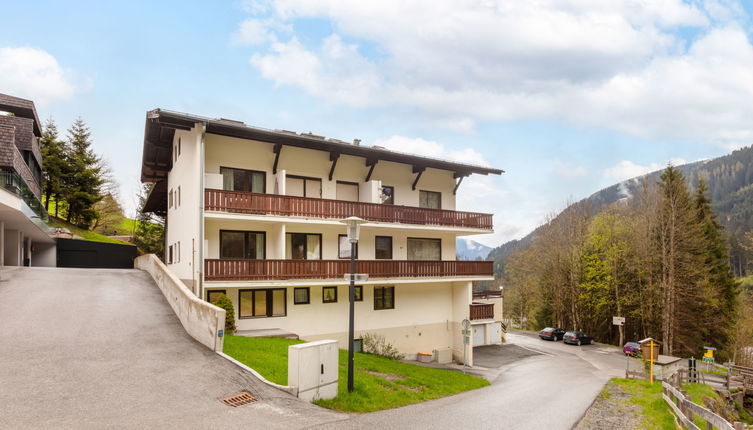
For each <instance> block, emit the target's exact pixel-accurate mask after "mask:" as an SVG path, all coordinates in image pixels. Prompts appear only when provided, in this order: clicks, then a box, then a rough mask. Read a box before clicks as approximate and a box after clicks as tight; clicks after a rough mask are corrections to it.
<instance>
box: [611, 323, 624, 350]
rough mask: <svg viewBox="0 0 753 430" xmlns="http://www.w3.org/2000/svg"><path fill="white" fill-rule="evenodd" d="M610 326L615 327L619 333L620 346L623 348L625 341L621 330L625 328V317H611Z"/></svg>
mask: <svg viewBox="0 0 753 430" xmlns="http://www.w3.org/2000/svg"><path fill="white" fill-rule="evenodd" d="M612 325H616V326H617V329H618V330H619V331H620V346H623V345H624V341H625V334H624V333H625V332H624V328H623V327H624V326H625V317H612Z"/></svg>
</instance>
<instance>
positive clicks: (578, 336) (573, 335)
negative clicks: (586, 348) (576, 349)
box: [562, 331, 594, 346]
mask: <svg viewBox="0 0 753 430" xmlns="http://www.w3.org/2000/svg"><path fill="white" fill-rule="evenodd" d="M562 339H563V340H564V341H565V343H569V344H571V345H578V346H581V345H590V344H592V343H594V338H592V337H591V336H589V335H587V334H585V333H583V332H582V331H569V332H567V333H565V336H564V337H563V338H562Z"/></svg>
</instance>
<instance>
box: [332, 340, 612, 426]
mask: <svg viewBox="0 0 753 430" xmlns="http://www.w3.org/2000/svg"><path fill="white" fill-rule="evenodd" d="M508 342H509V343H511V344H514V345H517V346H520V347H523V348H529V349H531V350H534V351H537V352H540V353H541V354H539V355H535V356H532V357H528V358H523V359H521V360H520V361H517V362H514V363H511V364H507V365H505V366H503V367H502V368H500V369H491V370H489V371H485V374H486V375H487V376H489V372H492V375H491V378H492V379H493V382H492V384H491V385H490V386H488V387H485V388H482V389H479V390H474V391H469V392H466V393H463V394H460V395H457V396H452V397H445V398H442V399H438V400H433V401H429V402H425V403H421V404H417V405H411V406H406V407H403V408H398V409H392V410H387V411H381V412H375V413H371V414H365V415H359V416H356V417H353V418H351V419H348V420H346V421H340V422H336V423H328V424H326V425H323V426H321V428H334V429H349V428H366V427H368V428H379V429H403V428H409V429H521V430H525V429H537V430H538V429H546V430H557V429H563V430H565V429H570V428H572V427H573V426H574V425H575V424H576V423H577V422H578V421H579V420H580V418H581V417H582V416H583V414H584V413H585V411H586V410H587V409H588V407H589V406H590V405H591V403H592V402H593V400H594V399H595V398H596V396H597V395H598V393H599V391H601V389H602V387H603V386H604V383H605V382H606V381H607V380H608V379H609V378H610V377H615V376H621V375H622V376H624V365H625V361H624V357H623V356H622V354H621V351H620V350H619V349H617V348H614V347H611V346H606V345H599V344H596V345H584V346H581V347H577V346H573V345H565V344H563V343H562V342H561V341H560V342H556V343H555V342H551V341H543V340H540V339H538V337H536V336H535V335H534V334H531V333H524V332H517V333H510V334H508ZM503 351H504V349H503Z"/></svg>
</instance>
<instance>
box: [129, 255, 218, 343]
mask: <svg viewBox="0 0 753 430" xmlns="http://www.w3.org/2000/svg"><path fill="white" fill-rule="evenodd" d="M134 267H135V268H136V269H140V270H143V271H145V272H147V273H149V274H150V275H151V276H152V279H154V282H155V283H156V284H157V286H158V287H159V289H160V290H162V294H164V295H165V298H166V299H167V302H168V303H170V306H171V307H172V308H173V311H174V312H175V315H177V316H178V319H179V320H180V323H181V324H183V328H184V329H186V332H187V333H188V334H189V335H191V337H193V338H194V339H196V340H198V341H199V342H201V343H202V344H204V345H206V346H207V347H208V348H209V349H212V350H214V351H222V341H223V339H224V338H223V337H219V336H218V335H217V334H218V331H219V330H223V331H224V328H225V310H224V309H221V308H218V307H217V306H215V305H213V304H211V303H207V302H205V301H203V300H201V299H199V298H198V297H196V296H195V295H194V294H193V293H192V292H191V291H190V290H189V289H188V288H187V287H186V286H185V285H183V283H182V282H181V281H180V280H179V279H178V278H177V277H175V275H173V274H172V273H170V271H169V270H167V267H165V265H164V264H162V262H161V261H160V260H159V258H157V257H156V256H155V255H154V254H147V255H142V256H140V257H137V258H136V259H135V260H134Z"/></svg>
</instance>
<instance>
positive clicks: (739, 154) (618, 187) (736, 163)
mask: <svg viewBox="0 0 753 430" xmlns="http://www.w3.org/2000/svg"><path fill="white" fill-rule="evenodd" d="M678 169H679V170H680V171H681V172H682V174H683V175H684V176H685V178H686V180H687V181H688V182H689V184H690V185H691V188H695V186H696V184H697V183H698V179H699V178H703V179H704V180H705V181H706V184H707V185H708V188H709V191H710V195H711V198H712V201H713V208H714V210H715V211H716V212H717V214H718V215H719V221H720V222H721V223H722V224H724V226H725V228H726V230H727V235H728V237H729V243H730V247H731V254H732V265H733V269H734V271H735V274H736V275H737V276H744V275H745V274H746V266H747V263H748V259H749V257H748V256H747V255H746V252H745V250H744V249H743V248H742V247H741V245H740V239H741V238H742V236H743V235H744V233H745V232H747V231H751V230H753V146H749V147H745V148H742V149H738V150H736V151H734V152H732V153H731V154H728V155H724V156H722V157H718V158H714V159H711V160H704V161H698V162H695V163H689V164H684V165H682V166H678ZM661 172H662V170H658V171H656V172H652V173H649V174H647V175H643V176H639V177H636V178H632V179H628V180H626V181H623V182H620V183H617V184H614V185H612V186H609V187H607V188H604V189H602V190H600V191H597V192H596V193H594V194H592V195H591V196H589V197H588V198H586V199H583V200H581V201H580V202H578V203H576V204H583V203H585V204H589V205H590V206H591V208H592V209H593V211H594V213H596V212H598V211H599V210H601V209H602V208H604V207H606V206H608V205H610V204H612V203H615V202H617V201H619V200H621V199H625V198H630V197H632V196H633V195H634V194H635V192H636V191H637V190H638V189H639V187H641V186H642V185H643V183H644V182H648V183H652V182H653V183H655V182H657V181H658V180H659V177H660V176H661ZM565 210H567V209H565ZM537 230H538V229H537ZM537 230H534V231H533V232H531V233H530V234H528V235H527V236H526V237H524V238H522V239H520V240H514V241H510V242H507V243H505V244H503V245H501V246H499V247H497V248H495V249H493V250H492V251H491V252H490V253H489V259H491V260H494V262H495V264H494V268H495V273H496V274H497V275H498V276H501V275H502V274H503V273H504V268H505V260H506V258H507V257H508V256H509V255H510V253H512V252H513V251H514V250H516V249H520V247H527V246H528V245H529V244H530V243H531V241H532V240H533V238H534V237H535V235H536V231H537Z"/></svg>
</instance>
